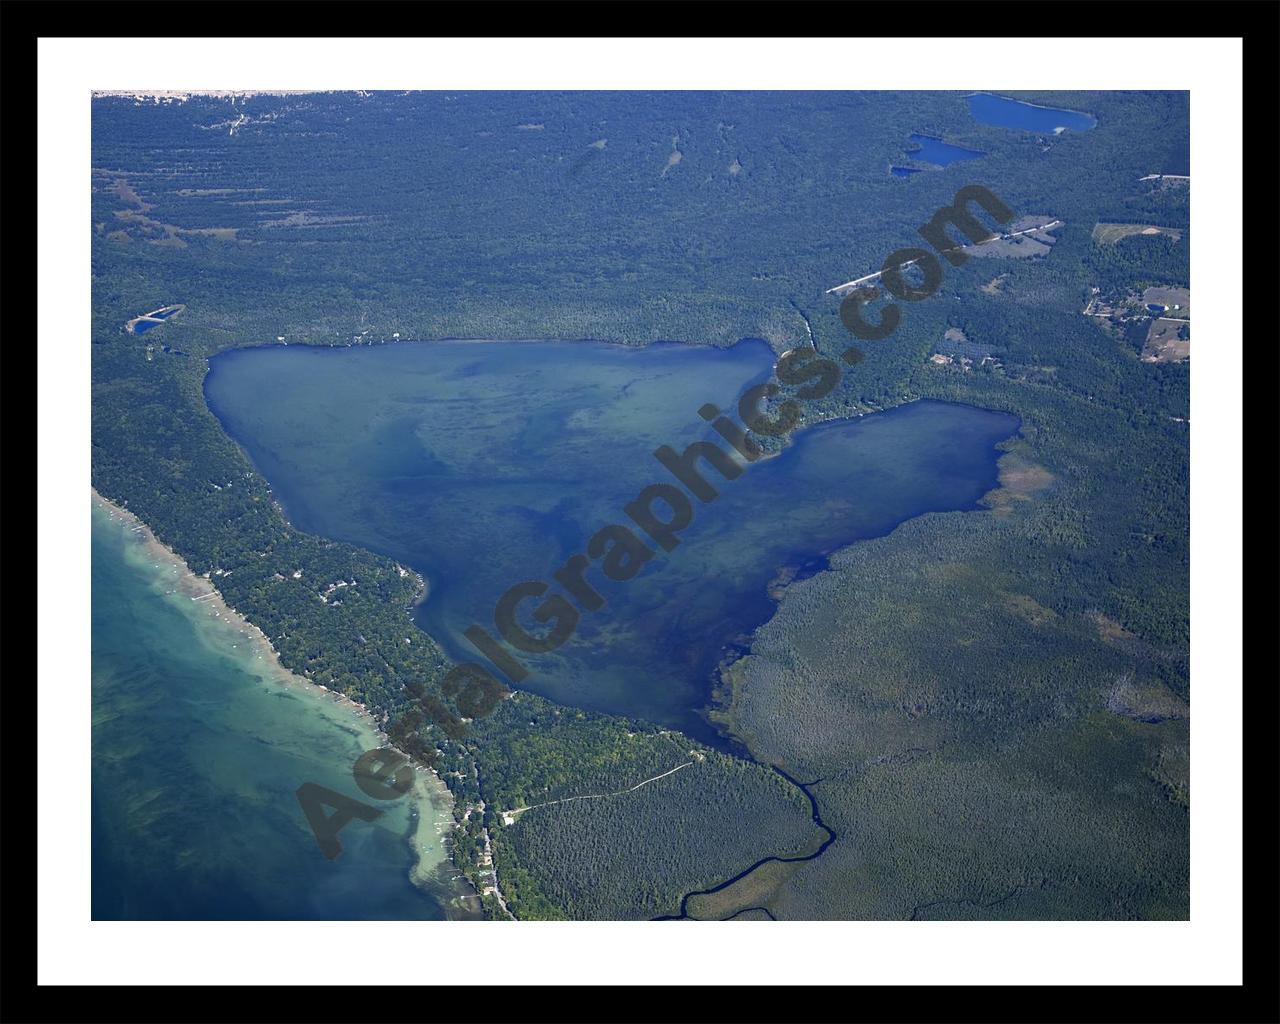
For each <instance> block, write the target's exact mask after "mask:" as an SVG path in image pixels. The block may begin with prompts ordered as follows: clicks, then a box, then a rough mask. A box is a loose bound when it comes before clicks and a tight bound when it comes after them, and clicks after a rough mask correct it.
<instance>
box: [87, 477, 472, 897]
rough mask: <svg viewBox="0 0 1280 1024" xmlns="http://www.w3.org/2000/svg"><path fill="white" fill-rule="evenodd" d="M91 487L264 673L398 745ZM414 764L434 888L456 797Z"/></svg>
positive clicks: (418, 827)
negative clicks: (297, 668)
mask: <svg viewBox="0 0 1280 1024" xmlns="http://www.w3.org/2000/svg"><path fill="white" fill-rule="evenodd" d="M90 492H91V494H92V498H93V505H94V506H95V507H96V508H98V509H99V510H100V511H102V512H103V513H105V514H106V515H107V516H108V517H109V518H110V519H111V520H112V521H113V522H117V523H120V524H122V525H124V526H127V527H129V528H130V529H131V531H132V532H133V533H134V534H135V535H136V536H137V538H138V541H137V543H138V544H139V545H140V546H141V547H142V549H143V552H144V557H146V558H147V559H148V560H150V561H152V562H157V563H161V564H165V565H168V566H170V567H171V568H173V569H175V570H177V572H178V573H179V574H180V575H179V576H178V577H177V578H176V579H175V580H174V581H173V584H174V589H173V590H172V591H170V593H172V594H181V595H183V596H185V597H188V598H190V599H191V600H192V601H200V602H201V603H202V604H206V605H208V606H209V607H210V609H211V611H212V612H213V615H214V616H215V617H216V618H219V619H221V620H222V621H223V622H224V623H225V624H227V625H228V626H230V627H232V628H234V629H235V630H237V631H238V632H239V633H240V634H241V635H242V636H244V637H245V640H246V643H247V645H248V646H249V648H250V650H251V651H253V653H255V654H256V655H257V661H258V663H259V664H260V665H261V667H262V676H263V678H264V679H267V680H268V681H269V682H271V683H275V684H277V685H280V686H283V687H285V688H286V689H291V690H299V691H303V692H309V693H310V694H311V695H312V696H313V697H317V698H320V697H322V696H323V699H325V700H326V701H328V702H329V703H331V704H334V705H338V706H341V707H343V709H344V710H346V711H349V712H351V713H352V714H353V715H355V717H356V719H357V720H358V726H359V727H360V728H362V729H363V730H367V732H368V733H369V734H370V738H371V739H372V740H373V741H374V742H375V743H377V744H378V746H380V747H391V748H393V749H394V747H395V745H394V744H393V743H392V742H391V740H390V738H389V737H388V736H387V735H386V733H384V732H383V731H382V726H381V723H380V722H379V721H378V720H377V719H376V718H375V717H374V715H373V713H372V712H371V711H370V710H369V709H368V708H367V707H365V706H364V705H363V704H360V703H358V702H357V701H353V700H352V699H351V698H349V697H347V696H346V695H345V694H342V693H338V692H337V691H335V690H331V689H329V688H328V687H327V686H324V685H322V684H320V683H315V682H312V681H311V680H309V679H307V678H305V677H303V676H299V675H297V674H296V673H294V672H291V671H290V670H289V669H287V668H286V667H285V666H284V665H282V664H281V663H280V658H279V655H278V654H277V652H276V649H275V647H274V646H273V645H272V644H271V641H270V639H269V638H268V637H267V635H266V634H265V633H264V632H263V631H262V630H261V629H260V628H259V627H258V626H256V625H254V624H253V623H252V622H250V621H249V620H248V619H246V618H245V617H244V616H243V615H242V614H240V613H239V612H238V611H236V610H235V609H234V608H232V607H231V606H230V605H229V604H227V602H226V601H225V600H224V598H223V596H222V593H221V592H220V591H219V590H218V589H217V587H216V586H214V584H213V582H212V581H210V580H209V579H208V578H206V577H205V576H200V575H197V574H195V573H194V572H193V571H192V570H191V567H190V566H189V565H187V563H186V562H185V561H184V560H183V559H182V558H181V556H179V555H178V553H177V552H175V551H174V550H173V549H172V548H170V547H168V546H167V545H166V544H164V543H163V542H162V541H161V540H159V539H158V538H157V537H156V535H155V534H154V533H152V531H151V528H150V527H149V526H148V525H147V524H146V523H145V522H143V521H142V520H141V519H139V518H138V516H137V515H135V514H134V513H133V512H131V511H129V509H127V508H125V507H123V506H121V505H117V504H116V503H115V502H113V501H111V500H110V499H108V498H105V497H103V496H102V495H101V494H100V493H98V491H97V489H96V488H93V487H90ZM410 764H412V765H413V768H414V775H415V779H416V782H415V785H414V788H413V789H412V790H411V791H410V793H409V794H408V796H409V799H410V804H409V807H408V820H409V823H410V825H409V829H408V831H407V832H406V833H405V835H404V840H405V842H406V843H408V844H409V846H410V848H411V850H412V853H413V864H412V865H411V867H410V869H409V881H410V882H411V883H412V884H413V885H415V886H417V887H419V888H424V889H427V890H428V891H431V890H433V889H436V888H438V886H439V882H438V881H437V880H436V879H435V878H434V875H435V874H436V873H437V872H438V871H439V868H440V866H441V865H442V864H443V865H448V867H449V869H450V872H451V873H454V871H453V863H452V858H451V856H450V853H449V849H448V845H447V843H448V838H449V837H448V833H447V831H446V829H445V828H438V829H437V830H436V831H435V834H434V835H433V834H432V832H431V830H430V825H431V824H433V823H434V824H436V825H439V824H440V823H441V822H444V823H446V825H447V826H451V825H452V824H453V821H454V818H453V805H454V797H453V794H452V793H451V792H450V790H449V787H448V786H446V785H445V783H444V780H443V779H441V778H440V776H439V775H437V774H436V773H435V772H434V771H433V770H432V769H430V768H428V767H426V766H425V765H418V764H414V763H413V762H412V760H411V761H410ZM433 840H434V841H433ZM437 846H438V847H439V849H440V850H441V851H442V852H443V854H444V856H443V858H442V859H441V860H439V861H431V862H429V858H428V854H429V853H430V852H431V851H432V850H433V849H434V848H435V847H437ZM436 895H437V896H438V897H441V906H442V907H445V908H446V911H451V910H455V909H456V908H455V907H454V906H453V903H454V901H455V900H456V899H457V898H458V897H459V896H460V895H462V894H461V893H458V892H449V893H443V892H438V893H436Z"/></svg>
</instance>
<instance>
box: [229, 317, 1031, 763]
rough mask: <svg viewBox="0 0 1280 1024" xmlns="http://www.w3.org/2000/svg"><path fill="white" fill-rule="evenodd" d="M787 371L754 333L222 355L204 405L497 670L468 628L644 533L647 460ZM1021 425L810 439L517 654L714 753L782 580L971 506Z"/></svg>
mask: <svg viewBox="0 0 1280 1024" xmlns="http://www.w3.org/2000/svg"><path fill="white" fill-rule="evenodd" d="M774 361H775V356H774V354H773V353H772V351H771V350H770V349H769V347H768V346H767V345H765V344H764V343H763V342H759V341H745V342H741V343H739V344H738V345H736V346H734V347H733V348H731V349H727V350H726V349H712V348H705V347H696V346H687V345H675V344H654V345H648V346H645V347H624V346H619V345H608V344H596V343H588V342H576V343H567V342H566V343H558V342H556V343H552V342H538V343H522V342H432V343H415V344H398V345H388V346H377V347H368V346H365V347H351V348H345V347H344V348H314V347H302V346H289V347H284V346H279V347H268V348H257V349H240V350H235V351H231V352H227V353H225V354H223V355H220V356H217V357H216V358H214V359H213V360H212V365H211V370H210V373H209V375H208V377H207V378H206V382H205V394H206V398H207V400H208V403H209V407H210V408H211V409H212V410H213V412H214V413H215V414H216V415H217V416H218V418H219V419H220V420H221V421H222V423H223V425H224V426H225V427H226V429H227V430H228V431H229V432H230V434H231V435H232V436H233V437H235V438H236V439H238V440H239V441H240V443H241V444H242V445H243V446H244V447H245V449H246V450H247V451H248V453H249V455H250V456H251V458H252V459H253V461H254V462H255V464H256V465H257V466H258V467H259V469H260V470H261V471H262V472H263V474H264V475H265V476H266V478H267V479H268V480H269V481H270V483H271V485H272V488H273V491H274V493H275V496H276V497H277V498H278V499H279V500H280V501H281V503H282V504H283V506H284V507H285V509H286V511H287V513H288V515H289V516H290V518H291V519H292V521H293V522H294V523H295V524H296V525H297V526H298V527H300V528H301V529H304V530H307V531H311V532H314V533H317V534H321V535H324V536H328V537H333V538H339V539H342V540H347V541H351V542H354V543H356V544H359V545H362V546H365V547H368V548H370V549H373V550H376V551H379V552H383V553H385V554H388V555H390V556H392V557H393V558H395V559H397V560H399V561H400V562H401V563H403V564H405V565H408V566H412V567H413V568H415V569H417V570H418V571H420V572H421V573H422V574H423V575H424V576H425V577H426V578H427V579H428V581H429V585H430V597H429V599H428V600H427V601H426V602H425V603H424V604H423V605H421V606H420V607H419V608H418V610H417V612H416V618H417V622H418V624H419V625H420V626H421V627H422V628H423V629H425V630H427V631H428V632H429V633H430V634H431V635H433V636H435V637H436V638H437V639H439V640H440V641H441V643H442V644H443V645H444V647H445V649H446V650H447V651H448V652H449V653H450V654H451V655H452V656H454V657H455V658H458V659H466V660H483V659H480V658H479V656H478V655H477V653H476V652H475V650H474V649H473V648H472V647H471V645H470V644H469V643H468V642H467V641H466V640H465V639H464V638H463V637H462V632H463V630H465V629H466V627H467V626H469V625H470V624H472V623H479V624H481V625H483V626H485V627H486V628H488V629H490V631H493V616H494V604H495V602H496V601H497V599H498V598H499V597H500V596H501V595H502V593H503V592H504V591H505V590H506V589H507V588H508V587H510V586H511V585H512V584H515V583H517V582H520V581H524V580H535V579H542V580H550V579H551V575H550V574H551V573H552V572H554V570H555V569H557V568H558V567H559V566H561V565H562V564H563V563H564V561H565V560H566V559H567V558H568V557H569V556H570V555H572V554H574V553H576V552H579V551H582V550H583V548H584V547H585V544H586V541H587V539H588V538H590V537H591V536H592V534H593V533H595V531H596V530H598V529H599V528H600V527H602V526H604V525H605V524H607V523H629V522H630V521H629V520H628V519H626V517H625V516H624V514H623V512H622V509H623V506H624V505H625V504H626V503H627V502H629V501H630V500H631V499H632V498H634V497H635V495H636V494H637V493H638V492H639V491H640V490H641V489H642V488H643V487H644V486H646V485H647V484H650V483H654V482H669V481H670V480H671V477H670V476H669V474H668V473H667V471H666V470H665V469H664V468H663V467H662V466H661V465H660V464H659V463H658V462H657V461H656V460H655V459H654V458H653V455H652V452H653V450H654V449H655V448H656V447H658V446H659V445H662V444H670V445H672V446H673V447H675V448H676V449H677V450H678V451H682V450H683V449H684V446H685V445H687V444H689V443H690V442H692V441H694V440H698V439H704V438H705V439H711V440H715V439H716V435H715V433H714V432H712V431H711V430H710V428H709V426H708V424H706V423H705V422H704V421H703V420H701V419H700V418H699V416H698V409H699V408H700V407H701V406H702V405H704V404H705V403H708V402H711V403H714V404H715V405H717V406H719V407H721V408H723V409H727V410H732V409H734V408H735V407H736V404H737V399H738V396H739V395H740V394H741V393H742V391H743V390H744V389H745V388H746V387H748V386H750V385H751V384H753V383H757V382H760V381H763V380H766V379H768V378H769V377H770V375H771V373H772V368H773V364H774ZM1017 428H1018V420H1017V418H1016V417H1014V416H1011V415H1008V414H1005V413H998V412H990V411H987V410H983V409H976V408H972V407H969V406H964V405H955V404H949V403H941V402H915V403H912V404H910V405H906V406H903V407H900V408H898V409H895V410H892V411H890V412H886V413H880V414H876V415H872V416H867V417H863V418H861V419H858V420H852V421H840V422H834V423H830V424H826V425H822V426H819V427H816V428H813V429H809V430H805V431H802V432H801V433H799V434H797V435H795V436H794V439H793V443H792V444H791V445H790V446H789V448H788V449H787V450H786V451H785V452H784V453H783V454H782V455H781V456H779V457H776V458H772V459H767V460H762V461H760V462H758V463H756V464H755V465H753V466H751V467H750V468H749V469H748V470H747V471H746V472H745V473H744V474H743V475H742V476H740V477H739V478H738V479H737V480H735V481H723V480H721V479H720V478H719V477H718V475H717V474H716V472H715V471H714V470H711V469H708V470H707V471H706V475H707V477H708V479H709V480H711V481H713V482H714V485H715V486H716V487H717V489H718V490H719V491H720V497H719V499H718V500H716V501H713V502H710V503H708V504H699V503H697V502H695V503H694V504H695V506H696V515H695V518H694V521H693V523H692V524H691V525H690V526H689V527H688V528H687V529H686V530H684V531H683V533H682V534H681V538H682V541H683V543H682V544H681V545H680V546H679V547H677V548H676V549H675V550H674V551H673V552H671V553H670V554H665V555H660V556H659V557H655V558H654V559H652V560H651V561H650V562H649V563H648V564H647V565H646V566H645V567H644V569H643V571H642V572H641V573H640V575H639V576H637V577H636V578H635V579H633V580H631V581H629V582H610V581H609V580H607V579H605V578H604V577H603V575H602V574H601V573H600V572H599V570H598V568H596V567H593V568H592V569H591V570H589V572H588V577H587V578H588V579H589V580H590V581H591V582H592V584H593V585H594V586H595V587H596V588H597V589H598V590H599V591H600V592H601V593H602V594H603V595H604V596H605V597H606V599H607V602H608V603H607V604H606V605H605V607H604V608H603V609H602V610H600V611H598V612H595V613H584V614H583V617H582V620H581V623H580V624H579V626H578V630H577V634H576V636H575V637H574V638H573V639H572V640H570V641H569V642H568V643H567V644H566V645H565V646H563V647H561V648H559V649H558V650H556V651H554V652H552V653H548V654H539V655H522V658H523V660H524V662H525V664H526V665H527V666H528V668H529V669H530V670H531V675H530V676H529V678H528V679H526V680H525V681H524V682H523V683H521V684H520V685H521V687H522V688H524V689H528V690H532V691H534V692H536V693H540V694H543V695H545V696H547V697H550V698H551V699H553V700H557V701H560V702H563V703H568V704H573V705H577V706H581V707H586V708H590V709H593V710H599V711H607V712H615V713H622V714H628V715H634V716H638V717H642V718H646V719H649V720H651V721H656V722H659V723H662V724H666V725H670V726H674V727H678V728H682V729H685V730H687V731H689V732H690V733H693V734H694V735H697V736H698V737H699V738H701V739H704V740H706V741H708V742H715V741H716V740H717V737H716V735H715V733H714V731H713V730H712V729H711V727H710V726H708V725H707V724H706V723H705V722H704V720H703V719H702V718H701V716H700V714H699V711H700V709H702V708H703V707H704V706H705V704H706V703H707V699H708V696H709V691H710V686H711V681H712V676H713V674H714V669H715V667H716V665H717V663H718V661H719V660H720V658H721V657H722V654H723V652H724V650H725V648H726V646H727V645H731V644H733V643H737V642H741V640H742V639H743V637H744V635H745V634H747V633H749V632H750V630H752V629H753V628H754V627H755V626H757V625H759V624H760V623H761V622H763V621H764V620H766V619H767V618H768V617H769V615H770V614H771V613H772V610H773V608H774V607H775V605H774V604H773V602H772V599H771V598H770V596H769V594H768V587H769V584H770V581H771V580H773V579H775V578H776V576H777V574H778V572H779V569H780V567H783V566H791V567H799V566H808V567H812V566H813V565H814V564H821V558H822V556H824V555H825V554H827V553H829V552H831V551H832V550H834V549H836V548H838V547H841V546H843V545H846V544H848V543H850V542H851V541H855V540H858V539H861V538H867V537H874V536H879V535H882V534H885V533H887V532H889V531H890V530H892V529H893V528H894V526H896V525H897V524H898V523H901V522H902V521H903V520H905V519H909V518H911V517H914V516H918V515H921V514H923V513H926V512H932V511H943V510H953V509H972V508H974V507H975V503H976V502H977V501H978V499H979V498H980V497H981V496H982V495H983V494H984V493H985V492H986V491H988V490H989V489H991V488H992V487H993V486H995V484H996V459H997V458H998V455H999V452H998V451H997V450H996V448H995V446H996V444H998V443H999V442H1000V441H1001V440H1003V439H1005V438H1007V437H1009V436H1010V435H1011V434H1013V433H1014V432H1015V431H1016V430H1017ZM528 604H529V605H534V604H536V602H528ZM406 625H407V623H406ZM530 631H531V632H534V631H537V632H545V627H537V628H536V629H534V628H532V627H531V629H530Z"/></svg>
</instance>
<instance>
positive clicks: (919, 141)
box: [906, 133, 987, 167]
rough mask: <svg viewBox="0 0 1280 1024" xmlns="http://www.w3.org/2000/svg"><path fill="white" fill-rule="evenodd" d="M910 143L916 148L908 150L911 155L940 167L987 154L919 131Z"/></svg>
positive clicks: (913, 157)
mask: <svg viewBox="0 0 1280 1024" xmlns="http://www.w3.org/2000/svg"><path fill="white" fill-rule="evenodd" d="M910 144H911V146H912V147H914V148H911V149H908V150H907V151H906V152H907V155H908V156H909V157H911V158H912V159H914V160H920V161H923V162H924V163H927V164H937V165H938V166H940V167H949V166H951V165H952V164H954V163H961V162H963V161H965V160H979V159H981V158H982V157H984V156H986V155H987V154H986V153H982V152H979V151H978V150H976V149H965V148H964V147H963V146H953V145H951V144H950V143H948V142H943V141H942V140H941V139H939V138H936V137H934V136H932V135H920V134H919V133H917V134H915V135H912V136H911V138H910Z"/></svg>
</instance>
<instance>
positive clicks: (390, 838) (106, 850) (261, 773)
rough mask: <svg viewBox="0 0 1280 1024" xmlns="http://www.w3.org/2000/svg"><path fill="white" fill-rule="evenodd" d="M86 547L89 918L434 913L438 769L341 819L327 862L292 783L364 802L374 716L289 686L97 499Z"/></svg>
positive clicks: (442, 855)
mask: <svg viewBox="0 0 1280 1024" xmlns="http://www.w3.org/2000/svg"><path fill="white" fill-rule="evenodd" d="M92 552H93V576H92V580H93V582H92V593H93V614H92V618H93V655H92V666H93V690H92V692H93V755H92V778H93V794H92V818H93V829H92V836H93V838H92V863H93V886H92V892H93V896H92V907H93V918H94V920H99V921H100V920H167V919H177V920H211V919H216V920H260V919H261V920H280V919H288V920H314V919H323V920H337V919H344V920H345V919H350V920H371V919H392V918H397V919H427V920H430V919H439V918H443V917H444V916H445V911H444V906H445V905H446V904H447V903H448V902H449V900H450V899H451V898H452V893H453V889H452V886H451V881H452V875H453V871H452V869H451V866H450V865H449V864H448V862H447V860H446V852H445V850H444V848H443V846H442V843H443V839H442V835H445V834H447V833H448V830H449V829H450V827H451V826H452V823H453V817H452V813H451V810H450V806H451V805H450V801H449V799H448V795H447V794H446V793H444V792H443V791H442V790H441V788H440V786H439V784H438V783H435V784H434V785H432V783H434V780H433V779H431V778H430V777H429V776H425V775H424V776H422V777H421V778H420V780H419V783H418V787H417V788H416V791H415V794H414V795H413V796H412V797H408V798H405V799H403V800H400V801H396V802H393V803H385V804H382V805H381V809H382V810H383V815H382V817H381V818H379V819H378V820H377V821H374V822H372V823H365V822H360V821H356V822H353V823H352V824H350V825H348V826H347V827H346V828H344V829H343V830H342V835H341V842H342V846H343V852H342V854H341V856H339V857H338V858H337V859H336V860H332V861H329V860H326V859H325V858H324V857H323V856H322V854H321V853H320V850H319V847H318V846H317V844H316V840H315V838H314V837H313V836H312V834H311V832H310V831H309V830H308V828H307V824H306V821H305V819H304V817H303V814H302V811H301V810H300V808H299V805H298V801H297V799H296V797H295V795H294V793H295V791H296V790H297V788H298V786H300V785H301V784H302V783H304V782H315V783H318V784H319V785H322V786H325V787H327V788H330V789H334V790H337V791H339V792H341V793H345V794H346V795H348V796H352V797H356V798H357V799H363V797H362V795H361V793H360V791H359V790H358V789H357V788H356V786H355V783H354V781H353V779H352V775H351V769H352V765H353V764H354V763H355V759H356V758H357V757H358V756H359V755H360V753H361V752H362V751H365V750H368V749H371V748H372V747H375V746H378V741H377V738H376V734H375V732H374V730H373V727H372V725H371V724H369V723H367V722H365V721H363V720H361V719H360V718H358V717H357V716H356V715H355V714H353V713H352V711H350V710H349V709H348V708H346V707H343V706H340V705H338V704H336V703H335V702H334V701H333V699H332V697H331V696H329V695H328V694H326V693H324V691H321V690H320V689H319V688H318V687H314V686H311V685H309V684H307V683H305V682H303V681H301V680H297V681H295V682H294V683H292V684H290V683H289V682H288V680H287V679H286V678H284V677H285V676H286V674H285V673H282V672H280V671H279V669H274V670H273V668H272V666H271V665H270V664H269V662H268V661H267V660H266V657H265V656H262V652H261V651H260V649H258V648H257V647H255V646H254V645H253V644H251V643H250V642H249V640H248V638H247V637H246V635H245V634H244V633H242V632H241V629H240V627H238V626H236V625H235V624H233V623H232V622H230V621H228V617H227V616H225V615H222V613H219V612H216V611H214V610H213V609H211V607H210V604H209V602H207V601H203V600H193V599H192V597H191V596H190V594H188V593H184V592H183V590H182V589H181V582H180V578H181V570H180V569H178V568H176V566H175V565H174V564H173V563H172V562H171V561H169V560H167V559H164V558H163V557H159V556H157V555H156V552H155V549H153V548H151V547H149V546H148V545H147V544H145V543H144V542H142V541H141V540H140V537H139V534H138V533H137V532H136V531H135V530H134V529H133V528H132V524H131V523H129V522H127V521H124V520H122V519H120V518H119V517H116V516H114V515H112V514H110V513H108V512H106V511H104V510H103V509H102V508H101V507H99V506H97V505H96V504H95V507H94V510H93V540H92ZM220 616H221V617H220ZM411 879H416V884H415V882H414V881H412V880H411Z"/></svg>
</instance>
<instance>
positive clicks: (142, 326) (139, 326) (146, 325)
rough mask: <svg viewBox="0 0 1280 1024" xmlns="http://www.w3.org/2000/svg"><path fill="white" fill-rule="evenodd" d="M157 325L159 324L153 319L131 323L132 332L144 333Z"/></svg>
mask: <svg viewBox="0 0 1280 1024" xmlns="http://www.w3.org/2000/svg"><path fill="white" fill-rule="evenodd" d="M159 326H160V325H159V324H158V323H156V322H155V321H154V320H139V321H138V322H137V323H136V324H134V325H133V333H134V334H146V333H147V331H149V330H151V328H153V327H159Z"/></svg>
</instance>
